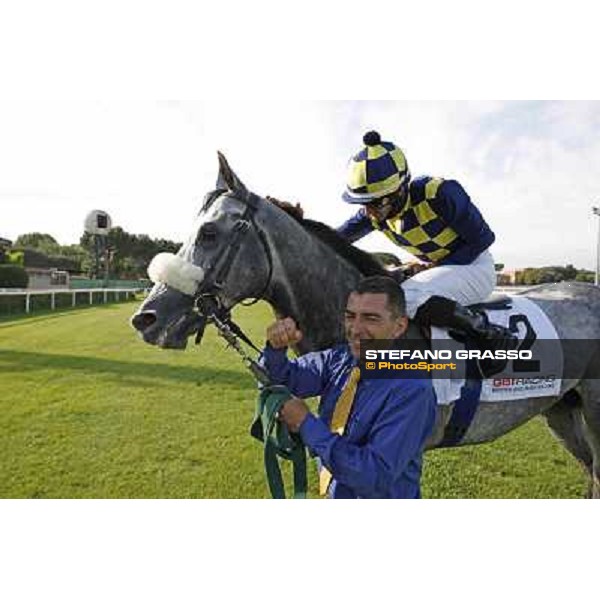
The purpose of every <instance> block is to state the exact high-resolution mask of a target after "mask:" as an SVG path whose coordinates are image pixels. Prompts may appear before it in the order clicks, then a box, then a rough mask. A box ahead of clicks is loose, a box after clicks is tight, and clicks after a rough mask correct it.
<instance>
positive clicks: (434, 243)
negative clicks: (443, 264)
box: [371, 177, 461, 263]
mask: <svg viewBox="0 0 600 600" xmlns="http://www.w3.org/2000/svg"><path fill="white" fill-rule="evenodd" d="M443 182H444V180H443V179H440V178H434V177H423V178H419V179H416V180H414V181H413V182H412V183H411V184H410V187H409V196H408V202H407V203H406V206H405V208H404V209H403V210H402V212H400V214H398V215H394V216H393V217H392V218H390V219H388V220H387V221H385V223H378V222H377V221H376V220H375V219H371V222H372V223H373V226H374V227H375V228H376V229H379V230H381V231H382V232H383V233H385V235H386V236H387V237H389V238H390V240H391V241H392V242H394V243H395V244H397V245H398V246H401V247H402V249H403V250H406V251H407V252H410V253H411V254H413V255H414V256H416V257H417V258H418V259H419V260H422V261H424V262H426V263H432V262H433V263H436V262H439V261H440V260H443V259H444V258H446V257H447V256H449V255H450V254H452V253H453V252H454V251H455V250H456V248H457V246H459V245H460V243H461V241H460V238H459V236H458V234H457V233H456V231H454V229H452V228H451V227H449V226H448V225H447V224H446V223H445V221H444V220H443V219H442V218H441V217H440V216H439V215H438V214H437V213H436V212H435V211H434V210H433V208H432V207H431V204H430V203H431V202H432V201H434V200H435V199H436V197H437V194H438V190H439V188H440V186H441V185H442V183H443Z"/></svg>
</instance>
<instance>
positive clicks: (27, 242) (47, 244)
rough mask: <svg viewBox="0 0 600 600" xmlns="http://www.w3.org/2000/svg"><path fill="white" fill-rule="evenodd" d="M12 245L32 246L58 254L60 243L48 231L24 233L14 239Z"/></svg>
mask: <svg viewBox="0 0 600 600" xmlns="http://www.w3.org/2000/svg"><path fill="white" fill-rule="evenodd" d="M13 246H16V247H19V248H32V249H33V250H39V251H40V252H43V253H44V254H48V255H50V254H60V245H59V244H58V242H57V241H56V240H55V239H54V238H53V237H52V236H51V235H50V234H49V233H39V232H34V233H24V234H23V235H20V236H19V237H18V238H17V239H16V240H15V243H14V244H13Z"/></svg>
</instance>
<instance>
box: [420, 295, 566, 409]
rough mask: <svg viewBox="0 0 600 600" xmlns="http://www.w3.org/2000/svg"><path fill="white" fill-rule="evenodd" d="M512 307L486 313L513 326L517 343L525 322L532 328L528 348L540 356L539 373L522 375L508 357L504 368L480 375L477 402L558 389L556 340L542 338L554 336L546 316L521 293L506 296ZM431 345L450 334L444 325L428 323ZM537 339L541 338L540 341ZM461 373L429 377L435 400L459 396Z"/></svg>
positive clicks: (550, 393)
mask: <svg viewBox="0 0 600 600" xmlns="http://www.w3.org/2000/svg"><path fill="white" fill-rule="evenodd" d="M510 300H511V303H512V307H511V308H509V309H506V310H490V311H486V314H487V316H488V318H489V319H490V321H491V322H492V323H496V324H498V325H502V326H503V327H510V325H511V323H512V326H513V327H512V328H513V329H517V331H516V332H515V333H516V335H518V337H519V340H520V346H521V343H522V342H523V340H524V339H525V334H526V332H527V322H529V324H530V325H531V328H533V331H534V332H535V340H536V341H534V342H533V345H532V346H531V347H530V348H529V349H530V350H531V351H532V352H533V358H535V359H536V360H540V372H539V375H537V374H536V376H535V377H534V378H533V377H532V376H531V374H526V376H524V375H523V373H518V372H514V371H513V362H514V361H512V360H509V361H508V364H507V366H506V368H505V370H504V371H502V372H501V373H498V374H497V375H494V376H493V377H492V378H490V379H484V380H483V382H482V386H481V397H480V401H481V402H499V401H509V400H520V399H523V398H530V397H541V396H556V395H558V393H559V392H560V385H561V379H562V373H563V356H562V352H561V347H560V344H559V343H558V342H556V344H554V343H548V342H546V341H545V340H558V335H557V333H556V329H555V328H554V325H552V323H551V322H550V319H549V318H548V317H547V316H546V314H545V313H544V312H543V311H542V309H541V308H540V307H539V306H538V305H537V304H535V303H534V302H532V301H531V300H529V299H528V298H524V297H523V296H512V297H511V298H510ZM431 336H432V346H433V348H434V349H435V342H436V340H448V339H450V336H449V335H448V332H447V331H446V330H445V329H439V328H437V327H432V330H431ZM538 340H544V344H543V345H540V344H539V343H538ZM464 382H465V380H464V377H463V376H461V375H457V377H456V378H454V379H453V378H445V379H438V378H434V379H433V387H434V389H435V392H436V394H437V401H438V404H451V403H453V402H455V401H456V400H458V399H459V398H460V394H461V388H462V387H463V385H464Z"/></svg>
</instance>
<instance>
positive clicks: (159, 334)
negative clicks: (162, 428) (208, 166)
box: [132, 154, 600, 498]
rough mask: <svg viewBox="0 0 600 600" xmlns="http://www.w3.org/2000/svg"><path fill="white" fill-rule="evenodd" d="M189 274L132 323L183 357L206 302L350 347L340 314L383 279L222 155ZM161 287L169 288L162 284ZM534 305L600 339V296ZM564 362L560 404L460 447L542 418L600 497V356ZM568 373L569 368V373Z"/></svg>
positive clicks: (549, 403)
mask: <svg viewBox="0 0 600 600" xmlns="http://www.w3.org/2000/svg"><path fill="white" fill-rule="evenodd" d="M175 258H176V259H177V261H179V267H178V269H177V270H178V271H179V272H181V270H182V268H183V269H185V268H189V269H190V272H189V273H188V277H187V280H188V281H187V285H188V286H189V282H190V280H191V281H192V282H193V285H191V286H189V289H188V290H185V293H184V292H183V291H180V290H182V289H185V286H184V285H166V284H165V283H157V284H155V286H154V288H153V289H152V291H151V293H150V294H149V296H148V297H147V298H146V299H145V301H144V302H143V304H142V305H141V307H140V308H139V310H138V312H137V313H136V314H135V315H134V316H133V318H132V324H133V326H134V327H135V328H136V329H137V330H138V331H139V332H140V334H141V335H142V337H143V339H144V341H146V342H147V343H150V344H155V345H158V346H161V347H164V348H177V349H184V348H185V347H186V345H187V340H188V338H189V337H190V336H192V335H194V334H196V336H197V338H198V339H199V338H201V335H202V331H203V328H204V325H205V321H203V319H202V318H201V317H199V313H198V311H197V310H196V307H197V305H198V301H199V298H200V295H199V294H200V292H197V291H195V290H202V291H203V293H204V294H205V295H204V297H205V298H209V299H211V300H212V301H213V302H216V303H217V304H218V306H219V309H220V310H222V311H227V310H229V309H231V308H232V307H234V306H235V305H237V304H239V303H241V302H242V301H244V300H245V299H249V298H261V299H263V300H265V301H266V302H268V303H269V304H270V305H271V307H272V308H273V310H274V312H275V314H277V315H289V316H291V317H293V318H294V319H295V321H296V322H297V323H298V324H299V326H300V328H301V329H302V331H303V332H304V337H303V339H302V341H301V342H300V343H299V344H298V346H297V347H296V348H294V351H295V352H296V353H297V354H304V353H306V352H310V351H313V350H318V349H323V348H326V347H330V346H331V345H333V344H336V343H339V342H340V341H342V340H343V339H344V332H343V322H342V319H341V315H343V310H344V308H345V303H346V299H347V296H348V294H349V292H350V290H351V289H352V288H353V286H354V285H355V284H356V283H357V282H358V281H359V279H360V278H361V277H364V276H365V275H373V274H379V273H382V267H381V266H380V265H379V263H378V262H376V261H375V260H374V259H373V258H372V257H371V256H370V255H369V254H367V253H365V252H362V251H360V250H359V249H357V248H355V247H353V246H351V245H349V244H347V243H346V242H345V241H343V240H341V238H339V236H337V235H336V234H335V232H334V231H333V230H331V229H329V228H328V227H327V226H325V225H323V224H320V223H318V222H315V221H309V220H303V219H298V218H294V217H293V216H291V215H290V214H288V212H286V211H284V210H282V209H281V208H280V207H278V206H277V205H275V204H274V203H272V202H269V201H267V200H265V199H264V198H260V197H258V196H256V195H255V194H253V193H251V192H250V191H249V190H248V189H247V188H246V187H245V186H244V184H243V183H242V182H241V181H240V179H239V178H238V176H237V175H236V174H235V173H234V171H233V170H232V169H231V168H230V166H229V165H228V163H227V161H226V159H225V157H224V156H223V155H221V154H219V175H218V181H217V187H216V190H215V191H213V192H210V193H209V194H207V196H206V198H205V200H204V203H203V206H202V208H201V210H200V212H199V214H198V216H197V218H196V221H195V223H194V226H193V230H192V232H191V235H190V237H189V239H188V240H187V242H186V243H184V245H183V246H182V248H181V250H180V251H179V254H178V256H177V257H173V259H175ZM161 281H163V280H161ZM526 296H527V297H528V298H530V299H531V300H533V301H534V302H535V303H537V304H538V305H539V306H540V307H541V308H542V310H543V311H544V312H545V313H546V315H547V316H548V317H549V318H550V320H551V321H552V323H553V324H554V326H555V327H556V330H557V332H558V335H559V337H560V338H561V339H565V340H575V339H590V340H591V339H594V340H597V339H600V290H598V288H596V287H594V286H591V285H586V284H574V283H569V284H551V285H546V286H541V287H539V288H535V289H534V290H530V291H528V292H527V293H526ZM593 348H594V350H593V351H590V352H587V353H571V354H569V355H565V358H564V360H565V369H566V371H567V372H568V373H569V376H570V377H571V378H570V379H563V380H562V384H561V390H560V395H558V396H553V397H541V398H539V397H535V398H527V399H523V400H514V401H510V402H485V403H481V404H480V405H479V407H478V408H477V411H476V413H475V415H474V418H473V420H472V422H471V425H470V426H469V428H468V430H467V431H466V433H465V435H464V437H463V438H462V440H461V441H460V442H459V444H460V445H465V444H477V443H481V442H488V441H491V440H494V439H496V438H498V437H499V436H501V435H503V434H505V433H507V432H509V431H511V430H512V429H514V428H516V427H518V426H519V425H522V424H523V423H525V422H526V421H528V420H529V419H531V418H532V417H534V416H536V415H539V414H542V415H543V416H544V417H545V418H546V420H547V423H548V425H549V427H550V429H551V430H552V432H553V433H554V434H555V435H556V437H557V438H558V439H559V440H560V441H561V442H562V443H563V444H564V446H565V447H566V448H567V449H568V450H569V452H570V453H571V454H572V455H573V456H574V457H575V458H576V459H577V460H578V461H579V462H580V463H581V465H582V466H583V468H584V469H585V471H586V473H587V474H588V476H589V482H590V487H589V496H591V497H594V498H600V379H597V377H598V374H600V352H599V351H598V349H597V346H593ZM567 367H568V368H567ZM451 413H452V405H440V406H439V407H438V414H437V419H436V426H435V429H434V432H433V434H432V435H431V438H430V439H429V441H428V444H427V448H428V449H430V448H435V447H437V446H439V445H440V444H441V442H442V440H443V437H444V431H445V428H446V425H447V424H448V422H449V420H450V416H451Z"/></svg>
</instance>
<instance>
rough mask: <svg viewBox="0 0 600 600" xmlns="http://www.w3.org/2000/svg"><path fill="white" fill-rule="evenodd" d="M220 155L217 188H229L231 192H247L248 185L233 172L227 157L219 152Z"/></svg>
mask: <svg viewBox="0 0 600 600" xmlns="http://www.w3.org/2000/svg"><path fill="white" fill-rule="evenodd" d="M217 156H218V157H219V175H218V177H217V189H218V190H229V191H230V192H245V191H246V186H245V185H244V184H243V183H242V182H241V180H240V178H239V177H238V176H237V175H236V174H235V173H234V172H233V169H232V168H231V167H230V166H229V163H228V162H227V159H226V158H225V157H224V156H223V155H222V154H221V153H220V152H217Z"/></svg>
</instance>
